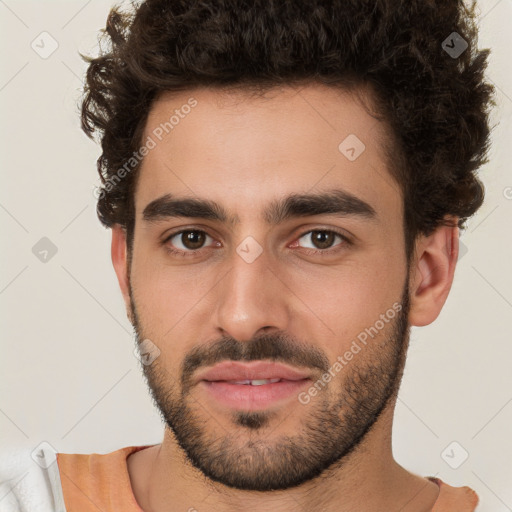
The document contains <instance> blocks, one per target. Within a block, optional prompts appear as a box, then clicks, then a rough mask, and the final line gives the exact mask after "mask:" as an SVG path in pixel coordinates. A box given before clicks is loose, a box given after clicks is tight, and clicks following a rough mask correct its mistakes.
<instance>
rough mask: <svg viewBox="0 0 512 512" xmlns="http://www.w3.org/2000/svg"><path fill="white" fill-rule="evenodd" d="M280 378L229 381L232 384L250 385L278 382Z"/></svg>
mask: <svg viewBox="0 0 512 512" xmlns="http://www.w3.org/2000/svg"><path fill="white" fill-rule="evenodd" d="M280 380H281V379H260V380H256V379H254V380H234V381H230V382H232V383H233V384H250V385H251V386H262V385H263V384H272V383H274V382H279V381H280Z"/></svg>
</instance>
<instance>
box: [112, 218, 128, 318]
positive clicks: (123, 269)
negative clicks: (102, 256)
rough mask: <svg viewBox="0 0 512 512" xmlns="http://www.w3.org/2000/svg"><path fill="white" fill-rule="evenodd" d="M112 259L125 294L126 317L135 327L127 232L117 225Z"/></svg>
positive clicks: (114, 233) (122, 291)
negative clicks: (129, 276) (129, 277)
mask: <svg viewBox="0 0 512 512" xmlns="http://www.w3.org/2000/svg"><path fill="white" fill-rule="evenodd" d="M111 257H112V264H113V265H114V270H115V272H116V275H117V280H118V282H119V287H120V288H121V293H122V294H123V299H124V302H125V307H126V316H127V317H128V319H129V320H130V323H131V324H132V325H133V318H132V308H131V299H130V283H129V280H128V262H127V246H126V231H125V230H124V229H123V228H122V227H121V226H120V225H119V224H115V225H114V226H113V227H112V244H111Z"/></svg>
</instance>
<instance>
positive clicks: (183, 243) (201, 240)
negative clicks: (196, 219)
mask: <svg viewBox="0 0 512 512" xmlns="http://www.w3.org/2000/svg"><path fill="white" fill-rule="evenodd" d="M208 238H209V239H211V240H213V239H212V238H211V237H210V236H209V235H207V234H206V233H205V232H204V231H200V230H198V229H188V230H183V231H180V232H178V233H174V234H172V235H171V236H170V237H169V238H167V240H166V243H169V244H171V245H172V246H174V247H175V248H177V249H178V250H181V251H184V252H187V251H197V250H199V249H201V248H202V247H203V245H204V244H205V242H206V240H207V239H208ZM173 239H175V241H174V242H172V240H173Z"/></svg>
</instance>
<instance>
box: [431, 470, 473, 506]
mask: <svg viewBox="0 0 512 512" xmlns="http://www.w3.org/2000/svg"><path fill="white" fill-rule="evenodd" d="M428 478H429V480H432V481H433V482H435V483H437V485H439V488H440V492H439V497H438V499H437V501H436V503H435V505H434V508H433V509H432V512H474V511H475V510H476V507H477V505H478V501H479V500H478V494H477V493H476V492H475V491H474V490H473V489H471V488H470V487H467V486H464V487H452V486H451V485H448V484H447V483H445V482H443V481H442V480H441V479H440V478H435V477H428Z"/></svg>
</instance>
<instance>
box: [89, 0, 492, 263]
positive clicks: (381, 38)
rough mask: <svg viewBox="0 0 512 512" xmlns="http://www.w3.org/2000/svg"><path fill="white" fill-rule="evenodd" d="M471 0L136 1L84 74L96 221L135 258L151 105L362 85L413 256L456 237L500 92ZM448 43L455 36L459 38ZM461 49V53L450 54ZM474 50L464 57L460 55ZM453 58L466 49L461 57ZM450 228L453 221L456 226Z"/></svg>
mask: <svg viewBox="0 0 512 512" xmlns="http://www.w3.org/2000/svg"><path fill="white" fill-rule="evenodd" d="M475 7H476V0H475V1H474V2H473V3H472V4H471V5H470V6H468V5H466V4H465V3H464V2H463V0H408V1H401V2H400V1H399V2H397V1H396V0H293V1H292V0H146V1H144V2H142V3H140V4H137V3H136V2H134V1H133V0H132V2H131V6H130V8H129V9H124V8H123V7H122V6H120V5H117V6H114V7H113V8H112V9H111V11H110V13H109V15H108V19H107V24H106V28H105V29H104V30H103V31H102V38H101V39H100V42H101V43H104V42H105V41H106V42H107V48H106V49H105V50H103V49H102V50H100V55H99V56H98V57H96V58H92V57H87V56H82V57H83V58H84V59H85V60H86V61H87V62H88V63H89V66H88V70H87V78H86V84H85V89H84V97H83V101H82V111H81V119H82V128H83V130H84V131H85V132H86V133H87V134H88V136H90V137H91V138H93V137H94V135H95V134H96V133H98V134H99V135H100V137H101V146H102V150H103V152H102V154H101V156H100V158H99V159H98V162H97V166H98V172H99V174H100V178H101V181H102V186H101V187H100V188H99V189H98V190H99V194H98V203H97V212H98V217H99V219H100V220H101V222H102V223H103V224H104V225H105V226H107V227H112V226H113V225H114V224H120V225H121V226H123V228H125V229H126V231H127V239H128V249H129V251H131V247H132V243H133V231H134V226H135V216H134V197H133V196H134V190H135V184H136V179H137V167H136V168H134V170H133V172H130V173H129V174H128V175H127V176H126V177H124V179H122V180H118V183H116V184H115V186H106V185H107V184H110V185H111V183H112V181H111V180H112V177H113V176H114V175H115V174H116V172H117V171H118V170H119V169H120V168H122V167H123V165H125V164H126V162H127V160H128V159H130V157H131V156H132V155H133V153H134V151H137V149H138V148H140V146H141V142H142V134H143V131H144V127H145V123H146V120H147V116H148V113H149V110H150V108H151V106H152V103H153V102H154V100H155V99H156V98H157V96H158V95H159V93H162V92H164V91H183V90H189V89H193V88H196V87H212V88H213V87H216V88H219V89H229V88H239V89H241V90H244V89H245V90H247V91H261V92H264V91H265V90H268V89H270V88H272V87H276V86H277V87H279V86H286V85H294V84H304V83H310V82H313V83H314V82H318V83H323V84H328V85H330V86H334V87H339V88H342V89H344V90H356V89H358V88H359V89H361V88H362V86H368V87H370V88H371V90H372V92H373V104H374V108H375V113H378V116H379V118H381V119H383V120H384V121H385V122H386V123H387V125H388V126H389V127H390V128H391V130H390V131H391V135H390V141H392V144H391V142H390V145H389V146H388V147H386V148H385V151H386V155H387V157H388V158H387V159H388V167H389V171H390V173H391V174H392V175H393V176H394V178H395V179H396V181H397V182H398V183H399V185H400V187H401V191H402V193H403V201H404V212H405V213H404V231H405V238H406V252H407V258H409V256H410V254H411V249H412V244H413V242H414V240H415V238H416V237H417V235H418V234H420V233H423V234H426V235H428V234H430V233H431V232H432V231H433V230H434V229H435V228H436V227H437V226H439V225H446V224H448V225H452V224H450V223H453V222H454V221H453V219H454V218H455V222H456V223H457V225H458V226H459V227H460V228H464V223H465V220H466V219H467V218H468V217H469V216H471V215H473V214H474V213H475V212H476V211H477V209H478V208H479V207H480V206H481V204H482V202H483V197H484V188H483V185H482V184H481V182H480V181H479V179H478V178H477V177H476V171H477V169H478V168H479V167H480V166H481V165H482V164H484V163H486V162H487V161H488V159H487V152H488V149H489V146H490V128H489V113H490V112H489V111H490V106H491V105H493V106H494V105H496V103H495V100H494V92H495V91H494V87H493V86H492V85H491V84H490V83H487V82H485V81H484V71H485V69H486V67H487V57H488V54H489V52H490V50H489V49H485V50H478V49H477V36H478V30H477V26H476V14H475ZM454 32H455V33H456V34H454ZM455 42H457V45H458V46H456V45H455ZM466 45H467V48H465V49H464V47H465V46H466ZM450 48H452V49H453V48H455V49H461V48H462V49H463V51H462V53H461V54H460V55H457V54H455V55H454V53H453V51H452V52H450V51H449V50H450ZM450 217H451V219H450Z"/></svg>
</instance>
